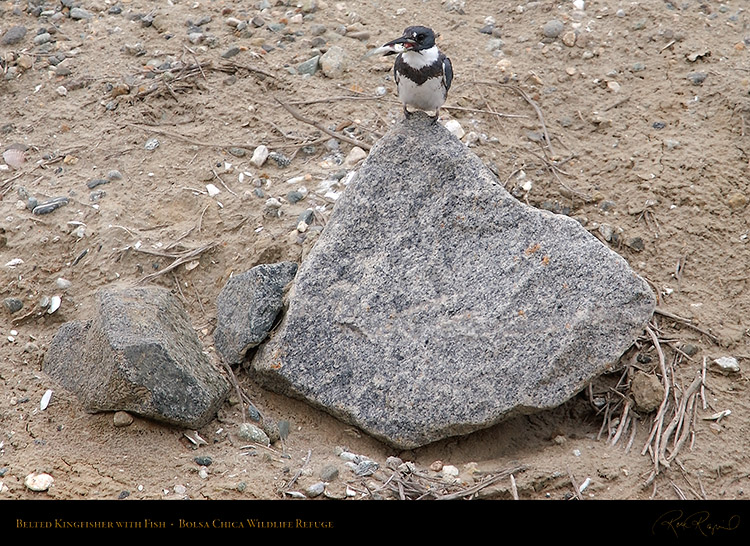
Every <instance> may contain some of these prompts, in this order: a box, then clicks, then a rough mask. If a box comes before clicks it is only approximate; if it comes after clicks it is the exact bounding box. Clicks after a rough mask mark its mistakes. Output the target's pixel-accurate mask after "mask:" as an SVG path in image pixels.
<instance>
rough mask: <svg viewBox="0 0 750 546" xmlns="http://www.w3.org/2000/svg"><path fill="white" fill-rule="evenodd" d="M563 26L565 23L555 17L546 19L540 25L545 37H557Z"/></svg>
mask: <svg viewBox="0 0 750 546" xmlns="http://www.w3.org/2000/svg"><path fill="white" fill-rule="evenodd" d="M564 28H565V25H563V22H562V21H559V20H557V19H552V20H551V21H548V22H547V23H545V24H544V26H543V27H542V33H543V34H544V36H546V37H547V38H557V37H558V36H560V34H562V31H563V29H564Z"/></svg>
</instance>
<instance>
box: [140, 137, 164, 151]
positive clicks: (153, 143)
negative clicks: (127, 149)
mask: <svg viewBox="0 0 750 546" xmlns="http://www.w3.org/2000/svg"><path fill="white" fill-rule="evenodd" d="M159 144H160V142H159V139H158V138H149V139H148V140H147V141H146V144H144V145H143V147H144V148H145V149H147V150H148V151H150V152H151V151H153V150H156V149H157V148H158V147H159Z"/></svg>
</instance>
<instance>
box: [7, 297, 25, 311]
mask: <svg viewBox="0 0 750 546" xmlns="http://www.w3.org/2000/svg"><path fill="white" fill-rule="evenodd" d="M3 307H5V308H6V309H7V310H8V312H9V313H11V314H12V313H17V312H18V311H20V310H21V309H23V301H21V300H19V299H18V298H5V299H4V300H3Z"/></svg>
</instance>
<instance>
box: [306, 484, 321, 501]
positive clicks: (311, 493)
mask: <svg viewBox="0 0 750 546" xmlns="http://www.w3.org/2000/svg"><path fill="white" fill-rule="evenodd" d="M325 489H326V484H325V483H324V482H318V483H314V484H312V485H311V486H310V487H308V488H307V489H305V496H306V497H307V498H308V499H314V498H315V497H319V496H320V495H322V494H323V491H325Z"/></svg>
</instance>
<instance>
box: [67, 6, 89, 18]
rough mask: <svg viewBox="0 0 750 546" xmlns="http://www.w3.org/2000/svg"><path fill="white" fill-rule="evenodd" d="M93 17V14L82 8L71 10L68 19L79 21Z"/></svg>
mask: <svg viewBox="0 0 750 546" xmlns="http://www.w3.org/2000/svg"><path fill="white" fill-rule="evenodd" d="M92 17H93V14H92V13H91V12H90V11H87V10H85V9H83V8H71V10H70V18H71V19H76V20H81V19H91V18H92Z"/></svg>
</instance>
